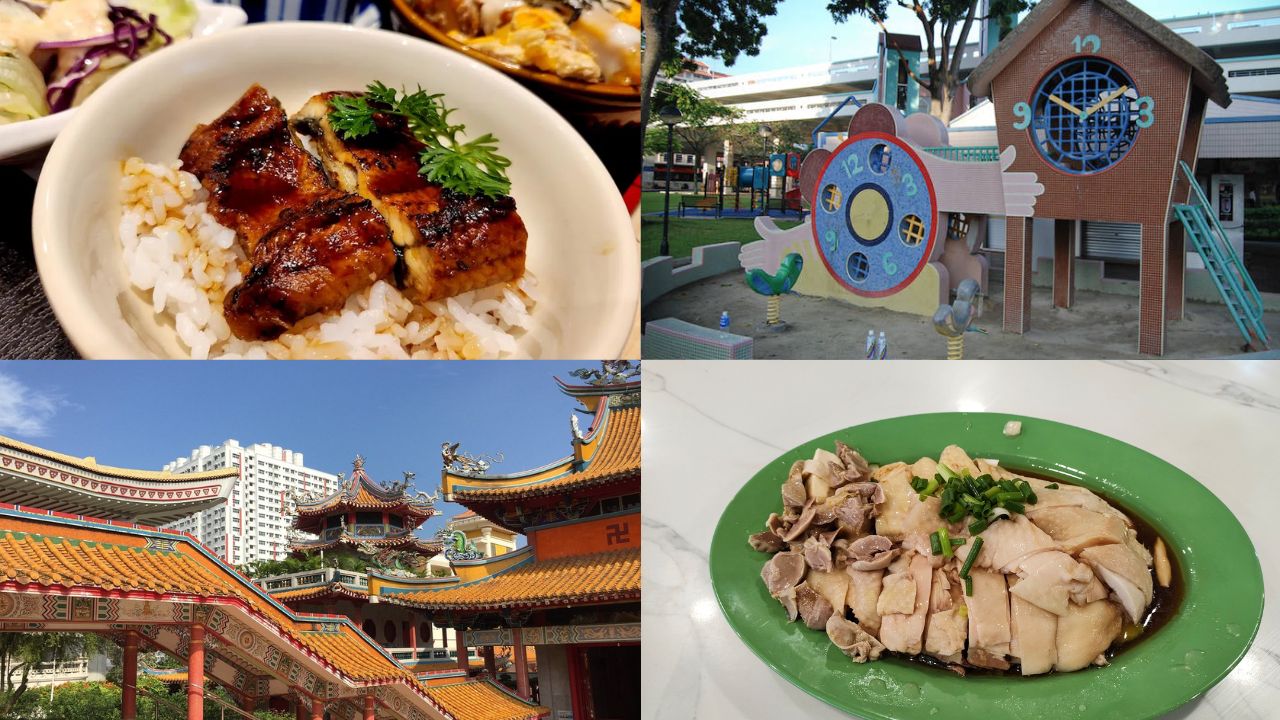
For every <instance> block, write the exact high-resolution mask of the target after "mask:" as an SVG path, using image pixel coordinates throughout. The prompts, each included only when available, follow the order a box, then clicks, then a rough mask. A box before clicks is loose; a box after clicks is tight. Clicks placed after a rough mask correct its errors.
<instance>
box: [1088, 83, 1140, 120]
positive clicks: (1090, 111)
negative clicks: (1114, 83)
mask: <svg viewBox="0 0 1280 720" xmlns="http://www.w3.org/2000/svg"><path fill="white" fill-rule="evenodd" d="M1128 91H1129V86H1128V85H1121V86H1120V89H1118V90H1116V91H1115V92H1113V93H1111V94H1110V95H1107V96H1106V97H1104V98H1102V100H1100V101H1099V102H1098V103H1097V104H1095V105H1094V106H1093V107H1091V108H1089V109H1088V110H1085V111H1084V114H1083V115H1081V116H1080V119H1081V120H1083V119H1085V118H1087V117H1089V116H1090V115H1092V114H1093V113H1094V112H1096V111H1097V110H1099V109H1100V108H1102V107H1103V106H1105V105H1106V104H1107V103H1109V102H1111V101H1112V100H1115V99H1116V98H1118V97H1120V96H1121V95H1123V94H1125V93H1126V92H1128Z"/></svg>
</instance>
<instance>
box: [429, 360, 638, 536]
mask: <svg viewBox="0 0 1280 720" xmlns="http://www.w3.org/2000/svg"><path fill="white" fill-rule="evenodd" d="M560 384H561V388H562V389H563V390H565V391H566V392H569V390H572V391H573V392H571V393H570V394H573V395H574V396H575V397H578V398H579V399H580V400H584V399H586V398H590V399H591V402H590V403H586V401H585V400H584V404H587V406H588V407H589V408H590V409H591V410H592V412H593V418H592V422H591V426H590V427H589V428H588V429H587V431H586V432H585V433H581V432H579V431H578V427H577V423H576V416H574V418H575V422H573V423H572V426H573V427H572V431H573V435H572V437H571V438H570V442H571V445H572V447H573V448H574V454H573V455H569V456H567V457H564V458H561V459H560V460H556V461H554V462H552V463H550V464H548V465H545V466H543V467H540V468H535V469H533V470H527V471H524V472H517V473H511V474H504V475H490V474H487V469H486V471H485V472H475V471H474V470H473V471H472V472H466V471H464V470H463V469H461V468H460V466H459V464H458V463H454V464H451V465H449V466H447V467H446V468H445V471H444V476H443V479H442V487H443V490H444V497H445V499H446V500H449V501H452V502H458V503H462V504H464V505H468V506H472V509H475V508H474V505H483V504H493V503H507V502H511V501H517V500H523V499H529V498H537V497H553V496H556V495H561V494H564V493H566V492H569V491H572V490H578V489H583V488H588V487H593V486H598V485H607V484H610V483H616V482H622V481H627V480H633V479H638V478H639V476H640V394H639V382H634V383H621V384H617V385H607V386H599V387H597V386H569V385H565V384H564V383H563V382H561V383H560ZM455 449H456V448H455ZM448 459H449V457H448V455H446V460H448ZM477 512H479V513H480V514H482V515H485V516H489V515H490V514H489V513H486V512H484V511H483V510H477ZM491 519H495V518H492V517H491Z"/></svg>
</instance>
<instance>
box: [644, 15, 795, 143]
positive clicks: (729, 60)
mask: <svg viewBox="0 0 1280 720" xmlns="http://www.w3.org/2000/svg"><path fill="white" fill-rule="evenodd" d="M777 10H778V0H645V2H644V3H642V12H643V19H644V32H645V38H644V42H645V52H644V66H643V68H642V71H643V74H642V76H641V84H640V97H641V98H642V103H641V108H640V113H641V118H640V122H641V124H642V126H643V127H648V125H649V110H650V105H651V103H650V102H649V100H650V95H652V94H653V90H654V82H655V81H656V80H657V78H658V69H659V68H661V67H662V66H663V65H664V64H665V65H668V66H670V63H671V62H672V61H674V60H676V59H677V58H681V57H693V58H700V57H715V58H720V59H721V60H723V61H724V63H725V64H726V65H733V64H734V63H735V62H737V60H738V55H740V54H746V55H752V56H754V55H758V54H760V41H761V40H762V39H763V38H764V35H765V33H766V32H767V31H768V28H766V27H765V24H764V18H766V17H770V16H772V15H773V14H775V13H776V12H777ZM656 107H661V105H658V106H656Z"/></svg>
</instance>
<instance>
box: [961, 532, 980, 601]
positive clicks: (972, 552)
mask: <svg viewBox="0 0 1280 720" xmlns="http://www.w3.org/2000/svg"><path fill="white" fill-rule="evenodd" d="M981 551H982V538H980V537H976V538H974V539H973V547H971V548H969V557H967V558H965V559H964V565H963V566H961V568H960V577H962V578H968V577H969V570H970V568H972V567H973V561H974V560H977V559H978V553H979V552H981ZM965 594H966V595H968V594H969V593H965Z"/></svg>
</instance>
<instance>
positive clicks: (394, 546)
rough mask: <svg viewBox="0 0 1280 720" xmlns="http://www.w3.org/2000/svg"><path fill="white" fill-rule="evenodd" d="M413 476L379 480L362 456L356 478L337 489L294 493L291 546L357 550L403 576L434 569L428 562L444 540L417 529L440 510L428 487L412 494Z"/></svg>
mask: <svg viewBox="0 0 1280 720" xmlns="http://www.w3.org/2000/svg"><path fill="white" fill-rule="evenodd" d="M339 477H341V476H339ZM413 478H414V474H413V473H411V472H406V473H404V480H402V481H400V482H395V483H388V484H385V485H384V484H380V483H376V482H374V481H373V479H372V478H370V477H369V474H368V473H367V472H365V469H364V458H362V457H361V456H359V455H357V456H356V459H355V461H354V462H353V463H352V471H351V477H350V478H349V479H347V480H345V481H342V482H340V483H339V488H338V490H337V492H335V493H333V494H331V495H329V496H328V497H323V498H315V497H304V498H295V501H294V502H295V512H297V518H296V519H295V520H294V523H293V529H294V533H292V534H291V536H290V542H289V547H290V549H291V550H293V552H294V553H295V554H299V555H306V554H310V553H316V552H328V553H334V552H337V553H341V554H345V555H354V556H357V557H360V558H362V559H367V562H368V563H369V567H370V568H374V569H377V570H378V571H380V572H382V573H385V574H389V575H395V576H400V577H422V576H424V575H427V574H429V570H428V569H427V562H428V561H429V560H430V559H431V557H432V556H433V555H435V554H437V553H439V552H440V549H441V544H440V543H439V542H427V541H424V540H422V539H421V538H419V537H417V536H416V535H415V534H414V533H415V531H416V530H417V529H418V527H419V526H420V525H422V523H424V522H426V521H427V519H428V518H430V517H431V516H433V515H435V514H436V509H435V505H434V502H435V498H434V497H431V496H428V495H427V494H426V493H423V492H418V493H417V494H415V495H409V493H408V490H409V487H410V486H411V485H412V484H413ZM308 536H314V539H311V538H310V537H308Z"/></svg>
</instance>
